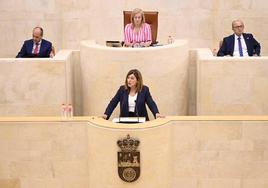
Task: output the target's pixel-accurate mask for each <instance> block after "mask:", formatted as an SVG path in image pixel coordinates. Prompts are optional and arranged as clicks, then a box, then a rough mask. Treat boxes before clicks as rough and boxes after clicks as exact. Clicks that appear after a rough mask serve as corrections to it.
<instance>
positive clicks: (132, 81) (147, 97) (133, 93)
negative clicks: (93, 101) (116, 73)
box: [103, 69, 163, 121]
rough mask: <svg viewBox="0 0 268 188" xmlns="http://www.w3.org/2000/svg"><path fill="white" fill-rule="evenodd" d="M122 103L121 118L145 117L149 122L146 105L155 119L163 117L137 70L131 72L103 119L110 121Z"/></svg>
mask: <svg viewBox="0 0 268 188" xmlns="http://www.w3.org/2000/svg"><path fill="white" fill-rule="evenodd" d="M119 102H120V117H145V118H146V121H148V120H149V117H148V113H147V110H146V107H145V104H147V105H148V107H149V108H150V110H151V112H152V113H153V115H154V117H155V118H158V117H163V116H162V115H161V114H160V113H159V111H158V108H157V105H156V103H155V102H154V100H153V98H152V96H151V94H150V91H149V88H148V87H147V86H145V85H143V81H142V75H141V73H140V71H138V70H137V69H133V70H130V71H129V72H128V73H127V76H126V79H125V85H123V86H121V87H120V88H119V89H118V91H117V93H116V94H115V96H114V97H113V98H112V100H111V101H110V103H109V105H108V106H107V108H106V110H105V112H104V115H103V118H104V119H109V118H110V116H111V114H112V113H113V111H114V109H115V107H116V106H117V104H118V103H119Z"/></svg>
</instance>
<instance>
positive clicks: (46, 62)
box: [0, 50, 79, 116]
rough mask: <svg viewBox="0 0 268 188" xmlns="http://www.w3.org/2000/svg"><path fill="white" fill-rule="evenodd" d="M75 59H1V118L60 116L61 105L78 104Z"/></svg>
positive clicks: (61, 54) (64, 55) (61, 55)
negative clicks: (75, 84)
mask: <svg viewBox="0 0 268 188" xmlns="http://www.w3.org/2000/svg"><path fill="white" fill-rule="evenodd" d="M71 57H73V56H72V51H71V50H62V51H61V52H59V53H58V54H57V55H56V56H55V57H54V58H53V59H51V58H41V59H40V58H39V59H36V58H30V59H29V58H28V59H22V58H0V72H1V74H0V114H1V116H60V115H61V104H62V103H65V104H69V103H71V104H74V103H73V102H74V101H75V100H74V98H75V92H74V90H73V86H74V84H73V83H72V80H74V79H73V74H72V73H71V72H72V69H71V66H72V64H71V61H73V60H72V59H71ZM76 98H78V96H76ZM77 100H79V99H76V101H77ZM75 107H76V106H75Z"/></svg>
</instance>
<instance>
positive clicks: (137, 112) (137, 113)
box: [134, 100, 140, 123]
mask: <svg viewBox="0 0 268 188" xmlns="http://www.w3.org/2000/svg"><path fill="white" fill-rule="evenodd" d="M134 102H135V110H136V116H137V117H138V123H139V122H140V117H139V111H138V107H137V100H135V101H134Z"/></svg>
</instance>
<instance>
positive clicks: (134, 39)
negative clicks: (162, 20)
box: [125, 23, 152, 43]
mask: <svg viewBox="0 0 268 188" xmlns="http://www.w3.org/2000/svg"><path fill="white" fill-rule="evenodd" d="M148 41H152V31H151V26H150V25H149V24H147V23H144V24H143V25H142V27H141V28H140V30H139V32H137V33H134V27H132V23H130V24H127V25H126V27H125V43H140V42H148Z"/></svg>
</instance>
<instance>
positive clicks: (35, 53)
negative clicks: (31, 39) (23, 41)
mask: <svg viewBox="0 0 268 188" xmlns="http://www.w3.org/2000/svg"><path fill="white" fill-rule="evenodd" d="M38 46H39V43H38V42H37V43H35V48H34V55H37V54H38Z"/></svg>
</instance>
